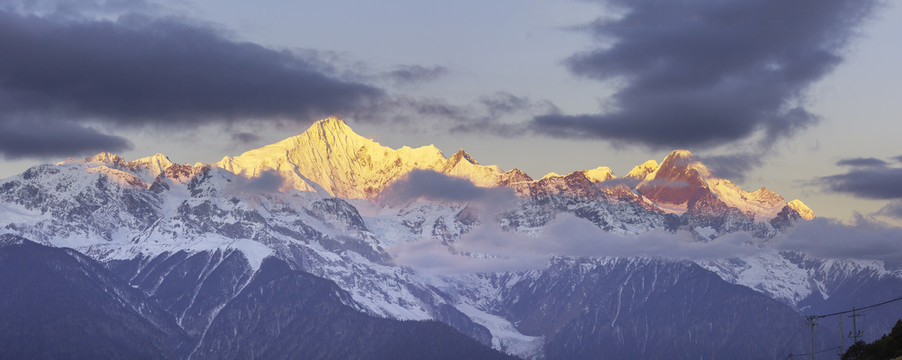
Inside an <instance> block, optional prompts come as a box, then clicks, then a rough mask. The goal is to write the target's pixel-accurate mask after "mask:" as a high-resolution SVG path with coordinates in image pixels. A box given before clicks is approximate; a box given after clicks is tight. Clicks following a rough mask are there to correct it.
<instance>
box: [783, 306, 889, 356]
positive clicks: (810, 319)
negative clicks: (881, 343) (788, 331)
mask: <svg viewBox="0 0 902 360" xmlns="http://www.w3.org/2000/svg"><path fill="white" fill-rule="evenodd" d="M899 300H902V296H900V297H897V298H895V299H890V300H887V301H884V302H881V303H876V304H871V305H868V306H863V307H860V308H859V307H852V309H851V310H846V311H839V312H835V313H832V314H826V315H810V316H806V317H805V322H804V323H802V324H800V325H799V327H798V328H797V329H796V333H795V335H793V337H792V338H791V340H790V342H789V344H788V347H787V349H789V348H792V346H793V345H795V342H796V341H797V340H798V337H799V334H801V330H802V328H804V326H805V325H809V326H811V351H809V352H807V353H804V354H793V353H789V355H787V356H786V359H792V358H793V357H794V356H806V355H808V356H811V357H812V358H814V355H816V354H820V353H824V352H827V351H831V350H837V349H842V348H843V347H844V346H842V345H839V346H834V347H831V348H827V349H823V350H820V351H817V352H815V351H814V325H815V322H814V320H815V319H821V318H825V317H830V316H837V315H843V314H848V313H852V316H850V317H851V318H852V324H853V327H855V328H856V329H855V330H854V331H855V340H856V341H857V340H858V330H857V326H855V325H856V324H855V318H857V317H859V316H862V314H861V311H862V310H868V309H875V308H877V307H880V306H883V305H886V304H889V303H892V302H895V301H899ZM841 327H842V317H841V316H840V336H842V330H841ZM841 341H842V340H840V342H841Z"/></svg>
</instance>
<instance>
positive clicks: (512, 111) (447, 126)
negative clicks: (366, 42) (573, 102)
mask: <svg viewBox="0 0 902 360" xmlns="http://www.w3.org/2000/svg"><path fill="white" fill-rule="evenodd" d="M554 111H557V107H556V106H555V105H554V103H552V102H550V101H548V100H534V99H530V98H528V97H523V96H517V95H513V94H510V93H505V92H497V93H493V94H490V95H483V96H480V97H478V98H477V99H476V100H475V101H472V102H469V103H464V104H455V103H451V102H448V101H446V100H444V99H439V98H430V97H415V96H405V95H395V96H386V97H385V98H382V99H381V101H378V102H374V103H372V106H371V107H364V108H359V109H357V110H356V111H354V112H352V113H349V114H348V115H351V117H355V118H366V119H368V120H369V121H373V122H382V123H386V124H395V125H402V126H404V128H405V130H406V131H417V130H422V131H436V129H442V130H447V131H450V132H454V133H468V134H475V135H486V134H495V135H502V136H515V135H523V134H524V133H526V132H527V130H528V129H527V128H526V127H524V125H523V123H522V119H523V118H524V117H526V118H530V117H533V116H535V114H541V113H548V112H554ZM512 119H513V120H512ZM506 120H507V121H506ZM510 120H512V121H510Z"/></svg>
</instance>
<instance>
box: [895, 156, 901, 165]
mask: <svg viewBox="0 0 902 360" xmlns="http://www.w3.org/2000/svg"><path fill="white" fill-rule="evenodd" d="M893 160H896V162H900V163H902V155H899V156H896V157H894V158H893Z"/></svg>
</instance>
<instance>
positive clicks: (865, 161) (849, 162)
mask: <svg viewBox="0 0 902 360" xmlns="http://www.w3.org/2000/svg"><path fill="white" fill-rule="evenodd" d="M836 165H838V166H852V167H870V166H887V165H889V163H888V162H886V161H883V160H880V159H878V158H872V157H870V158H851V159H842V160H840V161H837V162H836Z"/></svg>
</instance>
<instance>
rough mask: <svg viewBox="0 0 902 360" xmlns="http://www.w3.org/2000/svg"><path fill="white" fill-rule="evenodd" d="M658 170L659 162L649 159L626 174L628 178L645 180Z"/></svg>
mask: <svg viewBox="0 0 902 360" xmlns="http://www.w3.org/2000/svg"><path fill="white" fill-rule="evenodd" d="M655 170H658V162H657V161H655V160H648V161H646V162H644V163H642V164H641V165H636V167H634V168H633V169H632V170H630V172H629V173H628V174H626V176H625V177H626V178H629V179H636V180H640V181H641V180H645V178H646V177H647V176H648V175H649V174H651V173H653V172H655Z"/></svg>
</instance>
